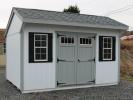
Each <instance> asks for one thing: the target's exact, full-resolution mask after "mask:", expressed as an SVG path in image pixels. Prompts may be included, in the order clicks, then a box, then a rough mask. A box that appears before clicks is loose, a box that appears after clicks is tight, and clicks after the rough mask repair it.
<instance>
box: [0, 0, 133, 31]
mask: <svg viewBox="0 0 133 100" xmlns="http://www.w3.org/2000/svg"><path fill="white" fill-rule="evenodd" d="M69 5H77V6H78V7H79V9H80V11H81V12H80V13H81V14H88V15H100V16H108V17H110V18H113V19H115V20H117V21H119V22H122V23H124V24H126V25H128V26H130V27H129V30H133V0H1V5H0V28H6V25H7V22H8V19H9V16H10V13H11V10H12V7H22V8H33V9H44V10H53V11H63V9H64V8H68V6H69Z"/></svg>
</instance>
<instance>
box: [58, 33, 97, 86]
mask: <svg viewBox="0 0 133 100" xmlns="http://www.w3.org/2000/svg"><path fill="white" fill-rule="evenodd" d="M57 45H58V48H57V54H58V55H57V85H61V86H62V85H75V84H90V83H92V82H94V76H95V39H94V35H91V34H80V33H77V34H76V33H75V34H74V33H66V34H65V33H64V34H59V36H58V40H57Z"/></svg>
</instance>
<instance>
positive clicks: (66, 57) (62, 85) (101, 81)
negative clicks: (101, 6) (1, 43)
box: [6, 8, 128, 93]
mask: <svg viewBox="0 0 133 100" xmlns="http://www.w3.org/2000/svg"><path fill="white" fill-rule="evenodd" d="M127 29H128V26H127V25H124V24H122V23H120V22H118V21H115V20H113V19H111V18H108V17H104V16H94V15H84V14H72V13H64V12H55V11H47V10H37V9H25V8H13V10H12V12H11V16H10V19H9V22H8V25H7V30H6V48H7V52H6V55H7V67H6V79H7V80H9V81H10V82H11V83H12V84H14V85H15V86H16V87H17V88H18V89H20V90H21V91H22V93H28V92H39V91H50V90H61V89H72V88H86V87H95V86H108V85H116V84H118V83H119V80H120V35H121V34H122V33H123V32H124V31H126V30H127Z"/></svg>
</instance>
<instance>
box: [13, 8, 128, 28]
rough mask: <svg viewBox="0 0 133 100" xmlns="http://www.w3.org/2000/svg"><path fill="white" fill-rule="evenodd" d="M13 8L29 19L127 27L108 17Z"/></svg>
mask: <svg viewBox="0 0 133 100" xmlns="http://www.w3.org/2000/svg"><path fill="white" fill-rule="evenodd" d="M15 10H16V11H17V12H18V13H19V14H20V15H21V16H22V17H23V18H29V19H42V20H53V21H59V22H60V21H63V22H77V23H82V24H84V23H85V24H87V23H89V24H93V25H94V24H98V25H110V26H121V27H128V26H127V25H125V24H122V23H120V22H118V21H115V20H113V19H111V18H109V17H104V16H95V15H85V14H72V13H65V12H56V11H47V10H37V9H25V8H15Z"/></svg>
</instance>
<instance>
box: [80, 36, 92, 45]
mask: <svg viewBox="0 0 133 100" xmlns="http://www.w3.org/2000/svg"><path fill="white" fill-rule="evenodd" d="M81 38H85V39H90V40H91V44H80V39H81ZM92 41H93V40H92V38H86V37H80V38H79V44H80V45H87V46H91V45H92Z"/></svg>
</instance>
